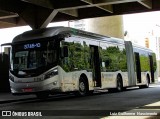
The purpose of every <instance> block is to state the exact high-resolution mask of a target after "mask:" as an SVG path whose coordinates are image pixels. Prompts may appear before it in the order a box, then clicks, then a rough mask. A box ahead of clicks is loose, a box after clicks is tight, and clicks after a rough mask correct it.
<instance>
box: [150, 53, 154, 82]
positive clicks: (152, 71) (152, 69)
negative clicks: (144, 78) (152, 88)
mask: <svg viewBox="0 0 160 119" xmlns="http://www.w3.org/2000/svg"><path fill="white" fill-rule="evenodd" d="M149 63H150V72H151V81H152V82H154V66H153V56H151V55H149Z"/></svg>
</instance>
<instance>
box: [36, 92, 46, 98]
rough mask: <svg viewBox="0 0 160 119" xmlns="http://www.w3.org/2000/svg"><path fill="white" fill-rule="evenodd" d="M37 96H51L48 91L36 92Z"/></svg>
mask: <svg viewBox="0 0 160 119" xmlns="http://www.w3.org/2000/svg"><path fill="white" fill-rule="evenodd" d="M36 96H37V98H39V99H46V98H48V96H49V93H48V92H38V93H36Z"/></svg>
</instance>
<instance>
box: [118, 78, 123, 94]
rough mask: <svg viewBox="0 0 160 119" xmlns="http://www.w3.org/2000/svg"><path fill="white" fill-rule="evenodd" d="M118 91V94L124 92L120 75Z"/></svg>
mask: <svg viewBox="0 0 160 119" xmlns="http://www.w3.org/2000/svg"><path fill="white" fill-rule="evenodd" d="M117 91H118V92H121V91H123V83H122V78H121V77H120V76H119V75H118V76H117Z"/></svg>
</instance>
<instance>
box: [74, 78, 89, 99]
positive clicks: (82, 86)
mask: <svg viewBox="0 0 160 119" xmlns="http://www.w3.org/2000/svg"><path fill="white" fill-rule="evenodd" d="M87 94H88V89H87V82H86V80H85V79H84V78H83V77H81V78H80V79H79V91H78V92H76V95H78V96H85V95H87Z"/></svg>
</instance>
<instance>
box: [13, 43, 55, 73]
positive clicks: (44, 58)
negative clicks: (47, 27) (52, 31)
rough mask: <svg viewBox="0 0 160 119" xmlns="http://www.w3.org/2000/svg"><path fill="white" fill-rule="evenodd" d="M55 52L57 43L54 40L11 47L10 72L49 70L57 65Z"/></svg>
mask: <svg viewBox="0 0 160 119" xmlns="http://www.w3.org/2000/svg"><path fill="white" fill-rule="evenodd" d="M57 52H58V43H56V42H55V40H52V41H41V42H29V43H22V44H17V45H13V46H12V57H11V60H10V61H11V70H12V71H27V70H32V72H33V70H37V69H41V70H42V68H43V69H46V68H51V67H53V66H55V65H56V64H57V59H58V56H57V54H58V53H57ZM37 71H38V70H37Z"/></svg>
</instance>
